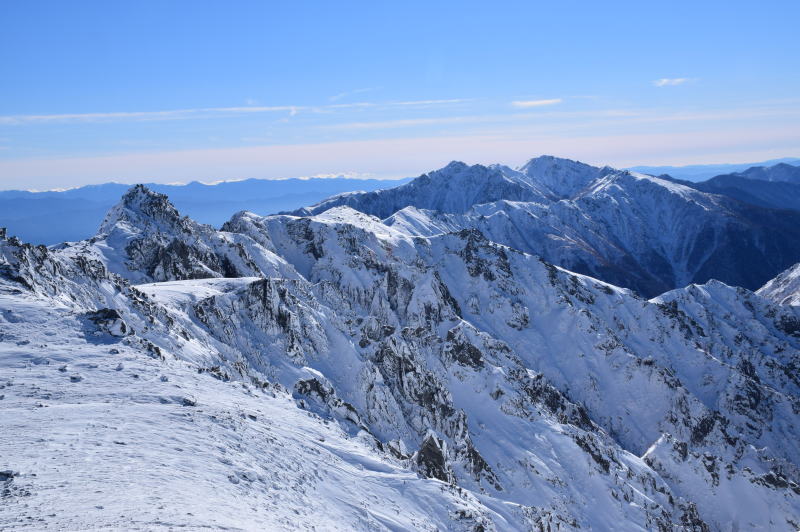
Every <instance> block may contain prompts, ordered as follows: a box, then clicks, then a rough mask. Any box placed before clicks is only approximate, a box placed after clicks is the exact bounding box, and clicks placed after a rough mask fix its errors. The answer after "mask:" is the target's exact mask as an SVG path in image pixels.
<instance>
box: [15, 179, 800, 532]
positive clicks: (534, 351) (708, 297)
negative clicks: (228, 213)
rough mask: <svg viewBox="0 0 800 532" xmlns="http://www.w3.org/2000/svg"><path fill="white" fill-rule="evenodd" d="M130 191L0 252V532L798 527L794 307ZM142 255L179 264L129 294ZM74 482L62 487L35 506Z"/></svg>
mask: <svg viewBox="0 0 800 532" xmlns="http://www.w3.org/2000/svg"><path fill="white" fill-rule="evenodd" d="M616 177H617V178H619V179H636V180H638V181H643V183H641V185H643V186H651V185H648V182H649V180H648V179H644V178H640V177H637V176H632V175H629V174H624V175H623V176H616ZM519 179H520V180H521V179H522V178H519ZM520 182H521V181H520ZM623 185H624V186H625V187H631V186H635V183H634V184H633V185H631V184H630V183H625V182H623ZM656 185H658V186H661V187H665V186H666V185H661V184H659V183H656ZM602 186H604V187H606V188H607V189H612V190H613V189H614V187H616V186H617V180H616V179H609V180H608V181H606V182H604V183H603V184H602ZM593 191H594V189H593V188H592V187H589V188H587V187H583V188H582V189H581V192H579V194H592V193H593ZM550 193H553V194H555V192H554V191H552V189H551V190H550ZM671 193H673V194H676V195H679V196H681V197H683V195H684V194H688V195H689V196H688V197H689V198H690V199H692V198H696V200H695V201H697V202H702V201H706V196H705V195H702V194H701V193H699V192H697V191H691V189H689V192H686V191H685V190H684V189H683V188H674V189H671ZM130 194H131V195H130V197H126V198H124V200H123V201H122V202H121V203H120V205H119V206H118V208H116V209H115V210H113V211H112V213H111V214H110V215H109V217H108V218H107V223H106V224H104V228H103V232H102V233H101V234H100V235H98V237H97V239H96V240H95V241H94V242H92V241H89V242H86V243H83V244H82V246H84V247H82V248H79V247H75V246H66V247H64V248H60V249H53V250H48V249H46V248H42V247H33V246H29V245H26V244H23V243H21V242H19V241H18V240H16V239H13V238H5V235H2V236H3V238H2V240H0V297H2V298H3V305H2V308H3V309H4V311H3V313H2V315H0V320H2V321H0V324H2V326H3V330H2V332H3V336H2V337H1V338H0V349H2V352H3V355H4V356H3V357H2V360H3V362H2V363H3V364H4V375H10V376H11V377H9V378H10V379H11V380H10V382H11V384H10V385H9V384H8V383H4V388H3V389H2V390H0V394H3V400H2V402H0V409H3V411H5V412H12V413H21V412H26V413H28V412H29V411H31V412H34V413H33V414H31V415H25V416H22V415H14V416H11V415H5V416H0V420H1V421H2V422H3V423H4V424H7V425H4V426H3V429H4V430H3V434H10V435H11V436H10V437H7V438H4V439H2V440H0V446H1V447H0V457H2V458H0V460H3V462H2V463H0V471H2V470H5V469H9V470H11V473H9V474H8V475H6V476H9V475H10V478H11V479H10V480H5V482H7V484H6V485H5V486H6V487H8V489H9V493H10V494H11V495H10V497H11V499H9V501H10V502H9V504H6V505H3V507H2V508H0V522H3V523H4V524H5V523H10V524H19V521H18V519H19V517H22V518H23V519H25V520H27V517H28V516H31V517H33V518H39V517H41V518H45V519H46V521H45V522H46V523H47V526H49V527H52V528H58V527H61V528H76V527H77V528H80V527H82V526H84V527H85V526H86V524H87V523H88V522H89V521H90V520H92V519H94V521H92V522H94V523H104V524H107V526H110V527H115V526H117V527H118V526H120V524H121V523H122V522H123V519H124V518H127V519H130V518H131V516H134V518H135V520H136V522H138V523H141V524H142V525H141V526H143V527H146V528H168V527H169V526H178V525H183V526H188V527H195V528H200V527H204V526H215V527H218V526H227V527H233V526H239V527H241V528H262V527H267V528H277V529H297V528H300V527H304V526H310V525H312V524H314V525H317V526H319V527H322V528H332V529H337V528H339V529H345V530H348V529H349V530H352V529H357V530H370V529H378V530H393V529H425V528H433V527H439V528H442V529H449V530H529V529H534V530H535V529H545V530H547V529H548V528H550V529H559V528H561V529H567V530H578V529H582V530H586V529H615V528H620V527H622V528H625V529H630V530H664V531H666V530H675V529H693V530H730V529H732V528H739V529H758V528H770V527H771V528H773V529H778V530H791V529H794V528H797V524H798V523H800V482H799V481H800V471H799V470H798V464H800V455H799V454H798V449H797V447H796V445H794V443H793V442H795V441H797V439H798V437H800V419H799V418H800V414H798V412H800V400H799V399H798V397H799V396H800V383H798V382H797V373H796V367H797V366H798V364H799V363H800V335H799V334H798V332H799V331H800V311H798V309H797V308H795V307H791V306H781V305H776V304H774V303H772V302H770V301H768V300H766V299H764V298H762V297H760V296H758V295H755V294H753V293H751V292H749V291H747V290H744V289H737V288H732V287H729V286H726V285H723V284H721V283H718V282H712V283H707V284H705V285H702V286H690V287H687V288H685V289H680V290H676V291H673V292H670V293H668V294H664V295H662V296H661V297H659V298H656V299H653V300H645V299H642V298H640V297H637V296H636V295H635V294H633V293H632V292H630V291H629V290H625V289H621V288H617V287H615V286H613V285H609V284H606V283H604V282H601V281H598V280H596V279H593V278H590V277H586V276H582V275H577V274H574V273H572V272H569V271H566V270H564V269H561V268H558V267H556V266H553V265H551V264H550V263H548V262H545V261H543V260H542V259H540V258H538V257H536V256H532V255H529V254H526V253H523V252H520V251H518V250H515V249H512V248H509V247H506V246H503V245H499V244H497V243H495V242H492V241H491V240H489V239H487V238H486V237H485V236H484V235H483V234H482V233H481V232H479V231H477V230H475V229H458V230H456V231H441V232H439V233H437V234H433V235H430V236H419V235H410V234H409V233H408V232H407V231H406V230H404V229H401V228H399V227H396V226H392V225H388V224H387V223H383V222H382V221H381V220H380V219H379V218H376V217H373V216H370V215H368V214H364V213H363V212H359V211H356V210H354V209H352V208H351V207H347V206H339V207H335V208H331V209H327V210H325V211H324V212H322V213H320V214H318V215H314V216H292V215H279V216H268V217H260V216H257V215H253V214H252V213H239V214H237V215H236V216H234V217H233V218H232V219H231V220H230V221H229V222H228V223H226V224H225V227H224V228H223V230H222V231H218V232H215V231H213V230H211V229H210V228H204V227H202V226H198V224H195V223H194V222H192V221H191V220H188V219H186V218H182V217H180V215H179V214H177V211H174V208H171V205H169V203H168V202H167V201H166V199H165V198H163V197H160V196H158V195H154V194H152V193H149V192H148V191H147V190H142V189H133V190H132V191H131V193H130ZM695 195H696V196H695ZM712 199H713V198H712ZM556 203H557V204H558V203H561V202H556ZM703 205H705V204H702V203H701V207H702V206H703ZM708 206H713V204H708ZM418 212H420V211H418ZM115 232H121V233H123V234H125V235H133V237H132V238H131V239H126V238H127V237H126V238H119V239H115V238H109V237H108V236H107V235H110V234H115ZM144 235H146V237H147V239H148V240H151V241H154V242H155V244H154V245H155V248H156V249H162V247H161V246H162V244H161V243H160V242H172V241H174V240H175V239H182V240H184V241H186V242H187V246H189V247H190V249H192V250H195V251H192V252H190V253H188V254H186V256H185V262H181V264H183V267H181V268H173V269H169V271H170V272H171V275H172V278H169V279H164V280H160V279H155V278H154V277H153V275H151V274H147V275H142V274H141V272H139V271H138V270H137V269H136V268H137V267H140V266H141V267H144V268H145V269H147V268H148V267H149V266H150V265H151V262H150V261H149V260H142V261H139V260H138V259H137V257H135V256H131V255H130V253H129V252H128V251H126V248H127V247H128V246H129V245H130V242H132V241H137V240H136V239H137V238H139V239H141V238H143V236H144ZM231 240H233V241H236V242H247V243H248V246H249V247H245V249H246V250H248V256H251V255H252V256H257V257H270V259H271V261H270V262H269V263H267V262H258V261H256V260H255V259H254V260H253V264H254V265H255V268H256V269H255V270H254V271H253V272H252V274H251V272H241V273H239V272H237V275H238V276H237V277H235V278H224V277H222V276H221V274H220V272H218V271H216V270H214V269H213V264H214V263H213V261H212V260H211V259H209V257H210V256H212V255H213V256H219V255H217V254H222V253H223V252H224V250H225V249H227V248H226V247H225V245H224V244H226V243H227V242H230V241H231ZM220 242H223V244H220ZM204 246H205V247H204ZM204 250H205V251H207V253H206V254H204V253H201V252H200V251H204ZM250 250H257V251H258V253H259V254H260V255H257V254H255V251H250ZM164 253H166V255H168V256H171V253H172V252H171V251H170V250H169V249H168V247H167V248H165V251H164ZM143 256H144V255H143ZM109 257H123V258H124V259H125V260H124V261H123V262H122V263H123V264H124V265H125V267H124V268H118V269H116V270H115V268H116V266H117V265H118V264H120V262H119V261H115V260H110V258H109ZM182 260H183V259H182ZM173 262H174V261H173ZM106 265H109V266H108V267H107V266H106ZM262 265H265V266H262ZM164 271H166V270H164ZM198 272H205V273H206V277H205V278H202V279H198V278H197V277H198V275H197V273H198ZM143 281H146V282H143ZM154 281H155V282H154ZM132 282H133V283H136V284H135V285H132V284H131V283H132ZM62 368H63V371H62ZM4 378H5V377H4ZM104 401H110V403H104ZM106 404H108V406H107V407H106V406H103V405H106ZM38 405H41V406H38ZM117 405H119V406H117ZM6 409H7V410H6ZM56 411H57V412H58V413H57V414H53V413H52V412H56ZM145 420H146V422H147V423H150V425H149V426H147V427H145V426H143V424H144V423H145ZM44 421H47V422H49V423H53V424H54V430H53V435H52V436H48V437H47V438H45V440H46V441H45V442H39V443H41V444H43V445H40V446H36V447H35V452H27V451H26V452H23V450H24V449H26V448H27V447H28V446H29V445H30V442H31V440H32V439H33V438H40V437H41V430H42V429H41V422H44ZM5 429H8V430H5ZM195 433H197V435H196V436H194V434H195ZM262 440H263V441H262ZM9 457H10V458H9ZM78 463H81V464H87V463H91V464H95V463H99V464H102V465H101V466H98V467H94V468H88V467H85V466H84V467H83V468H81V467H76V464H78ZM125 464H127V467H131V465H132V464H133V470H135V471H137V473H138V472H141V471H147V472H151V476H146V477H145V478H143V479H139V477H136V478H135V479H134V478H131V477H130V476H127V471H129V470H128V469H124V467H126V466H125ZM68 471H69V472H71V473H69V474H70V475H72V476H71V477H69V480H67V481H66V482H68V483H70V484H69V485H70V486H72V485H73V484H72V482H73V481H74V486H76V487H75V489H72V490H63V491H62V492H59V494H58V496H57V497H52V496H47V497H46V496H45V494H50V493H53V491H52V488H53V486H57V485H58V484H59V483H62V484H63V483H65V480H64V477H65V476H66V475H67V474H68V473H67V472H68ZM120 471H122V472H120ZM170 475H171V476H170ZM139 476H141V474H140V475H139ZM114 479H118V480H119V481H118V482H117V483H115V485H119V486H121V488H120V491H119V492H118V493H119V494H120V496H119V497H117V496H116V495H115V494H110V493H107V492H105V491H104V489H103V488H102V487H101V486H103V485H108V483H109V482H113V480H114ZM81 486H85V488H82V487H81ZM188 486H192V488H189V487H188ZM195 486H196V488H195ZM194 489H197V490H198V496H197V497H192V498H191V500H190V498H189V497H186V496H185V495H184V492H191V493H194ZM90 490H91V491H90ZM174 490H177V491H178V493H177V494H176V495H175V496H174V497H170V493H171V492H172V491H174ZM96 491H100V494H95V492H96ZM342 491H345V492H347V493H346V494H344V495H340V493H341V492H342ZM26 492H27V493H30V494H31V495H28V496H26V495H24V493H26ZM143 493H146V494H147V495H146V497H148V498H145V496H144V495H142V494H143ZM25 497H28V498H27V499H26V498H25ZM199 501H202V502H203V503H207V502H208V501H212V502H213V504H211V505H209V504H204V505H201V504H200V503H199ZM357 501H361V502H357ZM745 501H746V504H745ZM216 503H218V504H220V505H230V506H229V507H227V506H226V508H225V509H224V510H222V511H219V512H213V513H212V512H210V511H209V510H208V507H215V506H216ZM98 506H100V508H98ZM159 506H163V507H164V508H159ZM200 506H205V508H202V507H200ZM248 508H249V509H250V510H248ZM7 509H8V510H7ZM160 510H163V513H162V512H161V511H160ZM51 514H55V515H51ZM190 514H191V515H190ZM123 516H124V517H123Z"/></svg>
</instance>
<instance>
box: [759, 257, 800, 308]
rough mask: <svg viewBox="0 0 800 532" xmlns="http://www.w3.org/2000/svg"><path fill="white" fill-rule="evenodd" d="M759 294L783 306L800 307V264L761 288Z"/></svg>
mask: <svg viewBox="0 0 800 532" xmlns="http://www.w3.org/2000/svg"><path fill="white" fill-rule="evenodd" d="M758 294H759V295H761V296H763V297H765V298H767V299H770V300H772V301H775V302H776V303H780V304H782V305H800V263H798V264H795V265H794V266H792V267H791V268H789V269H788V270H786V271H785V272H782V273H781V274H780V275H778V276H777V277H775V278H774V279H772V280H770V281H769V282H768V283H767V284H765V285H764V286H762V287H761V288H759V289H758Z"/></svg>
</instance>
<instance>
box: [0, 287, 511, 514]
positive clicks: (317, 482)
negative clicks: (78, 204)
mask: <svg viewBox="0 0 800 532" xmlns="http://www.w3.org/2000/svg"><path fill="white" fill-rule="evenodd" d="M0 308H2V309H3V318H2V322H1V323H2V330H3V337H2V341H0V375H2V378H0V388H1V389H0V397H1V398H2V403H0V408H2V410H0V435H2V436H0V469H2V470H3V471H6V473H2V474H3V475H4V476H3V477H0V481H2V480H5V482H0V489H2V494H0V497H2V498H1V499H0V500H1V501H2V504H0V528H2V529H4V530H8V529H12V528H20V529H30V530H43V529H54V530H55V529H59V530H88V529H91V530H99V529H103V530H122V529H125V530H153V529H173V528H188V529H191V530H200V529H222V528H224V529H229V530H230V529H233V530H298V529H309V530H310V529H317V530H320V529H322V530H355V529H362V530H375V529H388V530H434V529H437V528H438V529H463V530H470V529H472V528H473V527H474V526H475V525H476V524H479V523H481V522H484V521H487V522H495V523H497V524H498V525H500V526H501V527H502V528H506V527H507V528H514V527H517V526H520V525H519V522H517V521H514V518H515V516H514V513H515V512H514V511H513V508H511V507H507V506H506V507H504V506H503V505H497V506H498V511H499V512H502V513H503V514H505V515H501V514H499V513H495V512H494V511H493V510H491V509H489V508H488V507H487V506H485V505H484V504H482V503H481V501H480V500H479V498H478V497H476V496H474V495H472V494H470V493H469V492H465V491H463V490H459V489H457V488H456V487H453V486H449V485H447V484H444V483H442V482H440V481H437V480H429V479H424V478H421V477H419V476H418V475H416V474H415V473H414V472H412V471H410V470H408V469H407V468H404V467H402V465H401V464H399V463H398V461H397V460H393V459H391V457H388V456H386V455H384V454H382V453H379V452H377V450H376V449H375V447H374V443H373V442H371V441H370V439H369V438H367V439H362V438H359V437H350V436H348V435H347V434H346V433H344V432H343V431H342V429H341V428H339V426H338V425H336V424H335V423H329V422H327V421H325V420H323V419H320V418H319V417H318V416H316V415H314V414H311V413H309V412H307V411H304V410H301V409H299V408H298V407H297V405H295V403H294V401H293V400H292V397H291V395H290V394H288V393H286V392H285V391H283V390H282V389H280V388H279V387H274V386H270V385H264V386H256V385H254V384H252V383H244V382H241V383H229V382H223V381H221V380H218V379H215V378H213V377H212V376H211V375H210V374H208V373H198V372H197V369H196V368H195V367H191V366H190V365H188V364H186V363H185V362H183V361H180V360H175V359H172V358H169V359H166V360H160V359H158V358H153V357H152V356H150V353H148V352H147V351H143V350H142V349H140V348H137V346H136V345H135V344H134V343H132V342H127V341H125V340H124V339H122V340H121V339H119V338H114V337H110V336H106V335H100V336H95V335H93V334H91V333H88V332H87V330H86V324H85V323H82V321H81V319H80V317H79V316H76V315H75V314H74V313H73V312H70V311H69V309H65V308H59V309H53V308H51V306H50V305H49V304H48V303H47V302H46V301H44V300H41V299H39V298H34V297H28V296H20V295H10V294H8V292H6V293H3V294H0ZM7 478H11V480H6V479H7ZM506 518H508V519H511V521H507V520H506Z"/></svg>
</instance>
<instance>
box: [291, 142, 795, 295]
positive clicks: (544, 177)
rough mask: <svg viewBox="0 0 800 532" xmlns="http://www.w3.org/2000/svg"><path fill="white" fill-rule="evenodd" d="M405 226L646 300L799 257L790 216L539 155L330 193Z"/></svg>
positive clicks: (741, 278) (338, 201)
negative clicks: (472, 236) (501, 250)
mask: <svg viewBox="0 0 800 532" xmlns="http://www.w3.org/2000/svg"><path fill="white" fill-rule="evenodd" d="M342 205H347V206H349V207H352V208H354V209H356V210H359V211H361V212H364V213H367V214H371V215H375V216H377V217H379V218H381V219H384V220H386V222H387V224H389V225H393V226H396V227H398V228H399V229H402V230H404V231H406V232H408V233H409V234H411V235H420V236H430V235H433V234H439V233H442V232H447V231H454V230H459V229H478V230H480V231H481V232H482V233H483V234H485V235H486V236H487V237H488V238H489V239H491V240H493V241H495V242H498V243H501V244H505V245H508V246H511V247H514V248H516V249H519V250H521V251H525V252H527V253H532V254H536V255H539V256H542V257H543V258H545V259H546V260H548V261H549V262H552V263H554V264H557V265H559V266H562V267H565V268H567V269H569V270H571V271H576V272H580V273H584V274H587V275H592V276H594V277H598V278H600V279H603V280H605V281H608V282H611V283H613V284H616V285H620V286H626V287H629V288H632V289H634V290H636V291H637V292H638V293H640V294H643V295H645V296H647V297H651V296H654V295H658V294H660V293H663V292H665V291H667V290H670V289H673V288H679V287H682V286H685V285H686V284H688V283H691V282H705V281H707V280H709V279H711V278H717V279H721V280H723V281H725V282H727V283H729V284H733V285H737V286H744V287H747V288H750V289H756V288H758V287H759V286H761V285H762V284H763V283H764V282H766V281H767V280H768V279H770V278H771V277H773V276H775V275H776V274H777V273H778V272H779V271H782V270H783V269H785V268H786V267H788V266H789V265H790V264H793V263H795V262H797V261H798V260H800V251H798V250H800V214H798V213H787V212H785V211H780V210H775V209H769V208H764V207H756V206H751V205H746V204H743V203H740V202H738V201H735V200H733V199H731V198H727V197H724V196H718V195H714V194H708V193H705V192H701V191H699V190H696V189H694V188H690V187H689V186H686V185H684V184H681V183H677V182H675V181H673V180H669V179H662V178H657V177H652V176H648V175H644V174H638V173H635V172H627V171H621V170H615V169H613V168H608V167H605V168H596V167H592V166H589V165H586V164H583V163H579V162H576V161H571V160H568V159H559V158H555V157H550V156H543V157H538V158H535V159H532V160H531V161H529V162H528V163H526V164H525V165H523V166H522V167H520V168H519V169H518V170H512V169H510V168H508V167H506V166H501V165H493V166H490V167H485V166H481V165H475V166H467V165H464V164H463V163H456V162H454V163H451V164H450V165H448V166H447V167H445V168H443V169H441V170H438V171H435V172H430V173H428V174H425V175H423V176H420V177H419V178H417V179H415V180H413V181H411V182H410V183H408V184H406V185H403V186H400V187H396V188H393V189H387V190H382V191H377V192H370V193H366V194H348V195H343V196H336V197H333V198H330V199H329V200H326V201H324V202H321V203H319V204H317V205H315V206H312V207H309V208H306V209H301V210H299V211H296V212H295V213H294V214H297V215H308V214H319V213H322V212H324V211H325V210H327V209H330V208H332V207H335V206H342Z"/></svg>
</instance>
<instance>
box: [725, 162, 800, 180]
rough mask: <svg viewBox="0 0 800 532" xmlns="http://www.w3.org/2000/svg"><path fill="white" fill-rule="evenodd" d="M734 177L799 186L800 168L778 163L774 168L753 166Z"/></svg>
mask: <svg viewBox="0 0 800 532" xmlns="http://www.w3.org/2000/svg"><path fill="white" fill-rule="evenodd" d="M734 175H740V176H742V177H745V178H747V179H755V180H757V181H770V182H773V183H774V182H780V183H793V184H795V185H800V166H794V165H791V164H786V163H779V164H776V165H774V166H754V167H752V168H748V169H747V170H744V171H742V172H739V173H737V174H734Z"/></svg>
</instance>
